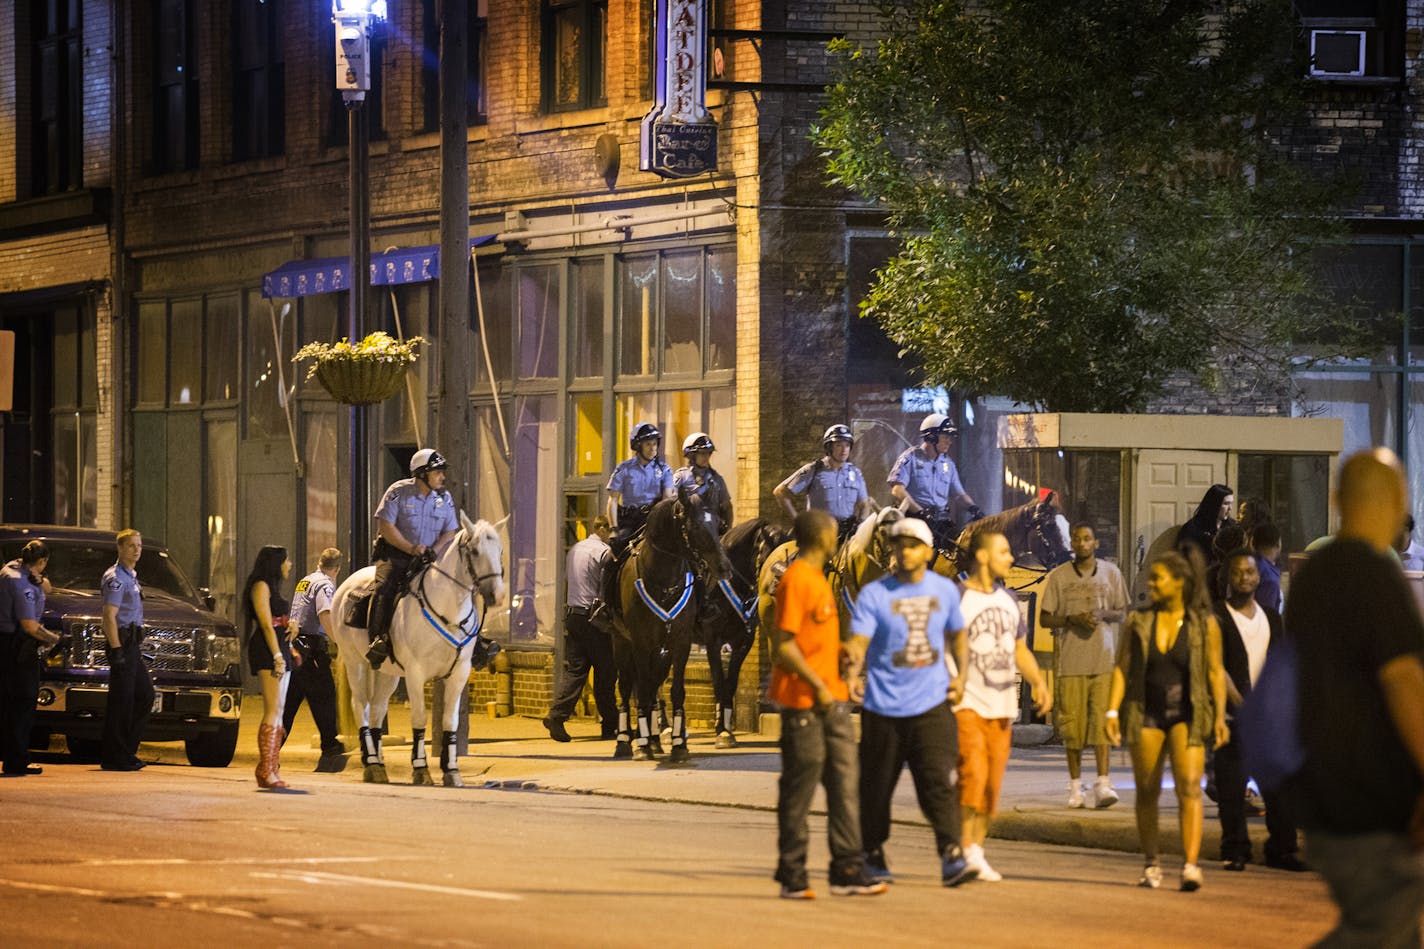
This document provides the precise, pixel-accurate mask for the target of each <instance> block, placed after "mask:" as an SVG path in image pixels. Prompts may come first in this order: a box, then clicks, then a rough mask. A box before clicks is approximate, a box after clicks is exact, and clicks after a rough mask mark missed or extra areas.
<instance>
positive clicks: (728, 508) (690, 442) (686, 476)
mask: <svg viewBox="0 0 1424 949" xmlns="http://www.w3.org/2000/svg"><path fill="white" fill-rule="evenodd" d="M716 450H717V447H716V446H715V445H713V444H712V439H711V438H709V437H708V435H707V433H706V432H693V433H692V434H691V435H689V436H687V438H685V439H683V442H682V456H683V457H684V458H686V459H687V464H685V465H683V466H682V467H681V468H679V469H677V471H675V472H674V473H673V476H672V484H673V488H674V489H676V490H678V491H681V490H682V489H683V488H687V489H688V490H690V491H691V492H692V493H693V494H698V495H701V494H704V493H705V492H706V491H707V489H708V488H709V487H711V486H712V485H714V484H715V485H716V486H717V488H718V499H719V500H718V503H717V512H716V513H717V517H718V518H719V519H720V520H721V522H722V530H723V531H726V530H727V528H729V527H731V526H732V493H731V492H730V491H728V490H727V482H726V481H724V480H723V479H722V476H721V475H720V474H718V473H717V470H716V469H715V468H713V467H712V453H713V452H714V451H716Z"/></svg>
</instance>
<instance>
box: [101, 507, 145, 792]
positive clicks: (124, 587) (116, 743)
mask: <svg viewBox="0 0 1424 949" xmlns="http://www.w3.org/2000/svg"><path fill="white" fill-rule="evenodd" d="M114 541H115V544H116V545H117V547H118V554H119V556H118V561H117V562H116V563H115V564H114V565H113V566H112V567H110V568H109V569H108V570H105V571H104V577H103V579H102V580H101V581H100V582H99V592H100V594H101V595H102V597H103V602H104V609H103V616H102V619H101V621H100V622H101V626H102V627H103V630H104V639H105V641H106V642H107V643H108V645H109V694H108V698H107V700H106V702H105V705H104V737H103V740H102V742H101V746H100V749H101V750H100V753H99V766H100V767H101V768H103V769H104V770H105V771H137V770H139V769H140V768H142V767H143V766H144V763H143V762H142V761H140V760H139V759H138V743H139V741H140V740H142V738H143V731H144V729H145V728H146V727H147V726H148V717H149V715H150V714H152V712H153V676H151V675H150V674H149V671H148V666H147V665H146V664H145V663H144V661H143V653H141V652H140V650H141V649H142V648H143V587H142V586H141V585H140V584H139V582H138V575H137V574H135V573H134V570H135V568H136V567H137V566H138V561H139V558H140V557H142V556H143V535H142V534H140V533H139V532H138V531H136V530H133V529H132V528H129V529H126V530H121V531H119V533H118V534H117V535H116V536H115V538H114Z"/></svg>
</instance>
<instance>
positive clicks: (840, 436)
mask: <svg viewBox="0 0 1424 949" xmlns="http://www.w3.org/2000/svg"><path fill="white" fill-rule="evenodd" d="M835 442H846V443H848V444H851V445H854V444H855V435H853V434H852V433H851V430H850V428H849V426H846V425H832V426H831V427H830V428H828V429H826V434H824V435H822V436H821V447H822V448H824V449H825V450H826V451H830V450H831V445H832V444H834V443H835Z"/></svg>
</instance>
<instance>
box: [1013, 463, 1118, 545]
mask: <svg viewBox="0 0 1424 949" xmlns="http://www.w3.org/2000/svg"><path fill="white" fill-rule="evenodd" d="M1044 489H1048V490H1050V491H1053V492H1055V493H1056V494H1057V495H1058V504H1059V507H1060V508H1061V509H1062V511H1063V516H1064V517H1066V518H1067V519H1068V523H1070V524H1076V523H1078V522H1079V521H1086V522H1087V523H1089V524H1092V525H1093V529H1094V533H1096V534H1097V537H1098V551H1099V553H1100V554H1101V555H1102V556H1103V557H1107V558H1111V559H1116V558H1118V557H1119V556H1120V555H1124V554H1123V552H1122V551H1121V548H1120V546H1119V538H1120V521H1121V519H1122V506H1121V504H1122V502H1121V497H1122V453H1121V452H1117V451H1073V450H1063V449H1057V448H1041V449H1029V448H1015V449H1006V450H1005V451H1004V494H1003V498H1004V510H1009V509H1010V508H1014V507H1018V506H1019V505H1020V504H1025V503H1027V502H1029V501H1033V500H1037V499H1038V497H1039V494H1040V492H1041V491H1043V490H1044ZM1126 553H1127V554H1130V553H1131V552H1130V551H1129V552H1126Z"/></svg>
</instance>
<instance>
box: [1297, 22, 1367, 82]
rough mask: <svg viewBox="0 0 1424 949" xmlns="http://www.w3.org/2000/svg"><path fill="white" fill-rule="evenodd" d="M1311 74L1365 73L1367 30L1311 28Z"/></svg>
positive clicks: (1339, 74)
mask: <svg viewBox="0 0 1424 949" xmlns="http://www.w3.org/2000/svg"><path fill="white" fill-rule="evenodd" d="M1310 74H1311V75H1312V76H1363V75H1364V74H1365V31H1364V30H1311V31H1310Z"/></svg>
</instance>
